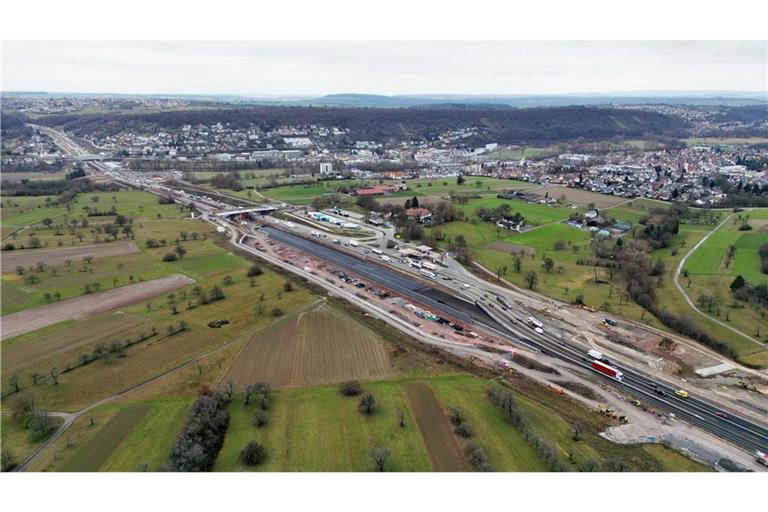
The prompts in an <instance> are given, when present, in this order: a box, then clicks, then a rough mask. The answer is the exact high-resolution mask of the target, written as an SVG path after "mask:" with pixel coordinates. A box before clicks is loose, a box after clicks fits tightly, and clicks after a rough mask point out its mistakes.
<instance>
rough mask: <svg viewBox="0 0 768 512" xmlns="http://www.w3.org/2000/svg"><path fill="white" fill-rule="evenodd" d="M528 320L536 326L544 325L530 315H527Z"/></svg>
mask: <svg viewBox="0 0 768 512" xmlns="http://www.w3.org/2000/svg"><path fill="white" fill-rule="evenodd" d="M528 322H530V323H531V324H532V325H534V326H536V327H539V328H541V327H544V324H543V323H541V322H540V321H539V320H537V319H536V318H534V317H532V316H529V317H528Z"/></svg>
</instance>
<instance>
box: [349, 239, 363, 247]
mask: <svg viewBox="0 0 768 512" xmlns="http://www.w3.org/2000/svg"><path fill="white" fill-rule="evenodd" d="M349 245H351V246H352V247H360V242H358V241H357V240H350V241H349Z"/></svg>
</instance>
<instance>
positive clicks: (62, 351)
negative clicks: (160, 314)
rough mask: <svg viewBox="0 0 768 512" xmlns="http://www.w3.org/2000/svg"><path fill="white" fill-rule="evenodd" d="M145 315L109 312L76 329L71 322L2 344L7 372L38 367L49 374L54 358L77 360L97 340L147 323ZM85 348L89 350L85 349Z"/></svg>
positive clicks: (119, 335)
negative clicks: (48, 330) (48, 370)
mask: <svg viewBox="0 0 768 512" xmlns="http://www.w3.org/2000/svg"><path fill="white" fill-rule="evenodd" d="M146 322H147V319H146V318H145V317H139V316H132V315H124V314H118V313H106V314H103V315H98V316H96V317H92V318H88V319H86V320H83V321H81V322H79V323H78V324H77V328H75V329H73V328H71V326H70V325H69V324H67V325H66V326H62V327H63V329H62V328H59V327H58V326H57V327H53V328H52V329H53V330H52V331H50V332H45V333H35V334H32V335H29V336H24V337H20V338H16V339H14V340H9V341H8V342H5V343H0V349H1V350H2V372H3V375H12V374H14V373H26V372H27V371H28V370H38V371H40V373H45V372H46V370H47V369H48V368H49V367H50V366H51V365H50V364H49V363H50V361H51V360H53V359H56V360H65V359H70V360H73V361H74V360H76V359H77V357H78V356H79V355H80V354H81V353H82V352H89V351H90V349H91V348H92V347H94V346H96V344H97V343H107V344H109V342H112V341H114V340H116V339H122V338H124V337H125V335H126V333H130V332H131V331H133V330H134V329H137V328H139V326H141V325H143V324H145V323H146ZM84 349H85V350H84Z"/></svg>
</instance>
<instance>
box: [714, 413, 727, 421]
mask: <svg viewBox="0 0 768 512" xmlns="http://www.w3.org/2000/svg"><path fill="white" fill-rule="evenodd" d="M715 416H717V417H718V418H721V419H724V420H727V419H728V415H727V414H725V413H724V412H720V411H715Z"/></svg>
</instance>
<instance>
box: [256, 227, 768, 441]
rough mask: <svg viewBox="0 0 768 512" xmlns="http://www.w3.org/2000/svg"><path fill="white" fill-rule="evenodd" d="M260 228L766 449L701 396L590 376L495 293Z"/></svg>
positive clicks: (562, 344) (562, 345)
mask: <svg viewBox="0 0 768 512" xmlns="http://www.w3.org/2000/svg"><path fill="white" fill-rule="evenodd" d="M261 230H262V231H263V232H265V233H266V234H267V235H268V236H269V237H270V238H271V239H273V240H275V241H277V242H279V243H282V244H286V245H289V246H292V247H294V248H296V249H298V250H300V251H303V252H305V253H307V254H311V255H312V256H314V257H317V258H320V259H323V260H325V261H327V262H328V263H329V264H333V265H335V266H338V267H342V268H344V269H346V270H348V271H349V272H352V273H355V274H357V275H359V276H361V277H363V278H365V279H367V280H369V281H372V282H374V283H377V284H379V285H381V286H383V287H386V288H389V289H391V290H393V291H395V292H397V293H400V294H402V295H404V296H407V297H410V298H412V299H413V300H414V301H416V302H419V303H421V304H424V305H426V306H428V307H430V308H432V309H433V310H434V311H435V312H436V313H439V314H441V315H445V316H447V317H451V318H454V319H456V320H459V321H462V322H466V323H468V324H470V325H472V326H473V328H475V329H478V330H490V331H492V332H494V334H498V333H499V332H501V333H503V334H504V336H505V337H506V338H507V339H508V341H509V342H510V343H511V344H518V345H522V346H524V347H526V348H533V349H535V350H537V351H539V352H541V353H542V354H544V355H546V356H550V357H553V358H556V359H559V360H561V361H564V362H566V363H568V364H570V365H572V366H573V367H574V368H577V369H582V370H585V371H587V372H591V373H593V374H594V375H595V376H596V377H597V378H600V379H601V380H602V381H604V382H606V383H609V384H610V385H612V386H615V387H617V388H618V389H620V390H621V391H622V392H624V393H627V394H629V395H632V396H634V397H636V398H640V399H642V400H644V401H645V402H647V403H650V404H652V405H654V406H655V407H658V408H660V409H662V410H666V411H669V412H671V413H673V414H674V415H676V417H677V418H679V419H681V420H684V421H686V422H688V423H690V424H692V425H695V426H697V427H700V428H702V429H704V430H706V431H708V432H710V433H712V434H715V435H717V436H719V437H720V438H722V439H725V440H727V441H729V442H731V443H733V444H734V445H737V446H739V447H741V448H744V449H747V450H749V451H755V450H760V451H766V450H768V428H766V427H764V426H762V425H759V424H757V423H755V422H753V421H751V420H749V419H746V418H743V417H740V416H739V415H737V414H735V413H734V412H733V411H730V410H727V411H726V410H724V409H723V408H722V407H720V406H717V405H715V404H713V403H711V402H709V401H706V400H703V399H701V398H697V397H693V396H689V397H687V398H682V397H679V396H677V395H675V391H676V388H675V387H674V386H672V385H670V384H668V383H665V382H662V381H659V380H655V379H653V378H651V377H649V376H647V375H643V374H642V373H640V372H638V371H634V370H631V369H628V368H624V367H622V368H621V371H622V372H623V374H624V378H623V380H622V381H618V380H616V379H612V378H610V377H608V376H606V375H603V374H600V373H598V372H594V371H593V370H592V366H591V360H590V358H589V357H588V356H587V354H586V352H585V351H584V350H583V349H581V348H580V347H575V346H571V344H569V343H568V342H567V341H566V340H565V338H563V337H561V336H557V335H555V334H553V333H552V332H551V331H550V330H549V329H544V330H542V331H541V332H537V331H536V330H535V327H534V326H531V325H528V324H527V323H526V322H525V321H521V317H522V318H524V315H527V314H528V313H527V312H525V311H522V310H520V311H514V307H513V308H507V307H501V305H500V304H499V303H498V302H497V300H496V296H495V295H490V294H488V293H483V291H481V290H477V289H474V290H471V291H470V290H461V291H457V292H454V293H449V292H447V291H446V290H450V289H451V287H449V286H442V285H440V284H435V285H430V284H428V283H427V282H426V280H421V279H419V278H417V277H416V276H411V275H408V274H406V273H404V272H400V271H398V270H395V269H393V268H392V267H391V266H388V265H384V264H381V263H379V262H377V261H375V260H373V259H371V258H361V257H359V256H358V255H356V254H352V253H350V252H348V251H344V250H342V249H340V248H338V247H335V246H334V245H333V244H329V243H323V242H321V241H316V240H311V239H308V238H304V237H302V236H298V235H297V234H294V233H290V232H287V231H284V230H282V229H278V228H276V227H272V226H270V227H263V228H261ZM460 295H464V296H469V297H470V298H473V299H474V302H472V301H471V300H467V299H466V298H465V297H461V296H460ZM724 416H725V417H724Z"/></svg>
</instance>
